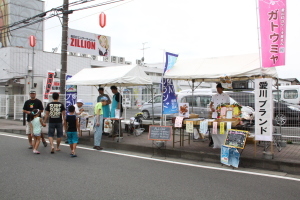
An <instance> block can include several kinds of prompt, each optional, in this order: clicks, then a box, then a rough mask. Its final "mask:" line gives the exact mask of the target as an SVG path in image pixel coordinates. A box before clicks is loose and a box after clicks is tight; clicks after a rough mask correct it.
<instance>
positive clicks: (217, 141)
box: [208, 118, 240, 149]
mask: <svg viewBox="0 0 300 200" xmlns="http://www.w3.org/2000/svg"><path fill="white" fill-rule="evenodd" d="M213 122H218V128H219V127H220V123H221V122H224V129H225V130H226V128H227V122H231V128H234V127H236V126H237V125H238V124H239V123H240V120H239V119H237V118H233V119H215V120H214V121H211V122H209V123H208V126H209V127H210V128H213ZM210 133H211V137H212V140H213V142H214V147H213V148H214V149H215V148H221V147H222V145H223V144H224V142H225V139H226V137H227V132H226V131H224V134H220V129H218V130H217V134H213V133H212V132H211V131H210Z"/></svg>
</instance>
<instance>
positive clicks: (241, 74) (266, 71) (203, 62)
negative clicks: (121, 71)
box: [164, 54, 277, 82]
mask: <svg viewBox="0 0 300 200" xmlns="http://www.w3.org/2000/svg"><path fill="white" fill-rule="evenodd" d="M225 76H228V77H230V78H231V80H232V81H239V80H249V79H255V78H258V77H260V76H263V77H265V78H267V77H269V78H277V71H276V68H274V67H271V68H261V67H260V59H259V55H258V54H247V55H235V56H224V57H216V58H198V59H189V60H181V59H180V58H179V59H178V61H177V62H176V64H175V65H174V66H173V67H172V68H171V69H170V70H168V71H167V72H166V73H165V75H164V78H171V79H175V80H193V81H196V82H220V77H225Z"/></svg>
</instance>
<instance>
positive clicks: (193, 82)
mask: <svg viewBox="0 0 300 200" xmlns="http://www.w3.org/2000/svg"><path fill="white" fill-rule="evenodd" d="M194 87H195V79H192V113H194V90H195V88H194Z"/></svg>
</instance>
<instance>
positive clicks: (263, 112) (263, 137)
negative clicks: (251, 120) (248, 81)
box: [255, 78, 273, 141]
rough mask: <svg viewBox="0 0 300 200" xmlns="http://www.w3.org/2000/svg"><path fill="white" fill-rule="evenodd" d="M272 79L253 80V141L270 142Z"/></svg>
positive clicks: (271, 128)
mask: <svg viewBox="0 0 300 200" xmlns="http://www.w3.org/2000/svg"><path fill="white" fill-rule="evenodd" d="M272 121H273V95H272V79H270V78H264V79H256V80H255V140H257V141H272V132H273V122H272Z"/></svg>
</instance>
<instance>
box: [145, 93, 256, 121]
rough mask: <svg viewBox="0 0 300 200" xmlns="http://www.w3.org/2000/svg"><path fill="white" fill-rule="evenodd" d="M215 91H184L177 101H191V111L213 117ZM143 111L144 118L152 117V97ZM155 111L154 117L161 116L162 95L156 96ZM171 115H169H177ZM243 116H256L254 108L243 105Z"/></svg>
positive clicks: (202, 115) (251, 117) (232, 100)
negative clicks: (212, 100)
mask: <svg viewBox="0 0 300 200" xmlns="http://www.w3.org/2000/svg"><path fill="white" fill-rule="evenodd" d="M214 94H215V93H207V92H206V93H195V94H194V95H191V94H190V93H184V94H179V93H178V94H177V102H178V103H189V107H190V108H189V112H190V113H195V114H199V115H200V117H203V118H207V119H209V118H211V116H210V115H211V112H210V108H209V104H210V102H211V98H212V95H214ZM234 103H237V101H235V100H234V99H233V98H230V104H234ZM140 110H141V112H143V116H144V119H148V118H150V117H152V99H151V100H149V101H148V102H145V103H144V104H143V105H142V106H141V107H140ZM153 112H154V115H153V116H154V117H160V116H161V95H157V96H155V97H154V101H153ZM176 115H177V114H174V115H169V117H173V116H176ZM242 117H243V118H244V119H247V120H252V119H253V117H254V109H253V108H250V107H247V106H243V105H242Z"/></svg>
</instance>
